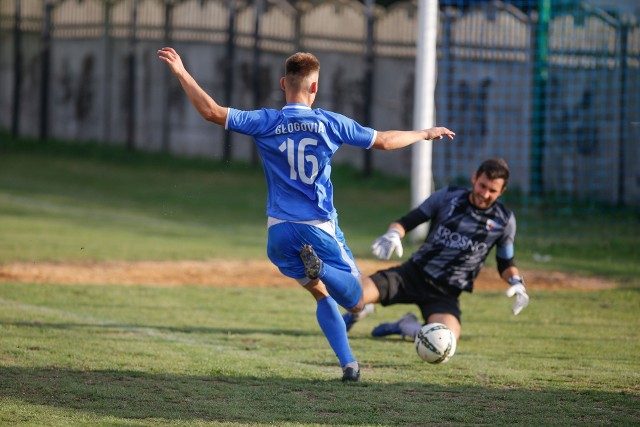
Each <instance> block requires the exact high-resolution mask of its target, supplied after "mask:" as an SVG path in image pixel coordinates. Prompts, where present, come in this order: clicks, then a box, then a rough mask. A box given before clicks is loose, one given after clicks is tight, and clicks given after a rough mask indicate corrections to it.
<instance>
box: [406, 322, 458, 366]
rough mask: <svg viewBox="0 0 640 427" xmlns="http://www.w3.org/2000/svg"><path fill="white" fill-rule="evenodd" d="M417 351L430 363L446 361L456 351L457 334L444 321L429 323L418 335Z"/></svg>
mask: <svg viewBox="0 0 640 427" xmlns="http://www.w3.org/2000/svg"><path fill="white" fill-rule="evenodd" d="M415 344H416V352H417V353H418V356H420V358H421V359H422V360H424V361H426V362H428V363H433V364H437V363H445V362H448V361H449V359H450V358H451V357H452V356H453V355H454V354H455V352H456V336H455V335H454V334H453V332H452V331H451V329H449V328H447V326H446V325H444V324H442V323H428V324H426V325H424V326H423V327H422V328H421V329H420V331H419V332H418V335H416V341H415Z"/></svg>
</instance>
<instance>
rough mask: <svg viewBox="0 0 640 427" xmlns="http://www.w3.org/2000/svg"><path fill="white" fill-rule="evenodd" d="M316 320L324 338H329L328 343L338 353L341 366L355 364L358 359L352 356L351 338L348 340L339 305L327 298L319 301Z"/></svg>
mask: <svg viewBox="0 0 640 427" xmlns="http://www.w3.org/2000/svg"><path fill="white" fill-rule="evenodd" d="M316 318H317V319H318V324H319V325H320V329H322V332H324V336H325V337H327V341H329V345H330V346H331V348H332V349H333V351H334V352H335V353H336V356H338V360H339V361H340V366H344V365H346V364H347V363H350V362H354V361H355V360H356V359H355V357H353V354H351V347H350V346H349V338H347V328H346V326H345V324H344V320H342V316H341V315H340V310H339V309H338V304H336V302H335V300H334V299H333V298H331V297H326V298H322V299H321V300H320V301H318V307H317V309H316Z"/></svg>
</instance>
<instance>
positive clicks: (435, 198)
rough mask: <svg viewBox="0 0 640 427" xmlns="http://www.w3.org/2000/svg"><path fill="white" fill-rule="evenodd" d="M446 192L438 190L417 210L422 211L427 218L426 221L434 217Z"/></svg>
mask: <svg viewBox="0 0 640 427" xmlns="http://www.w3.org/2000/svg"><path fill="white" fill-rule="evenodd" d="M446 195H447V192H446V189H445V188H443V189H440V190H438V191H436V192H435V193H433V194H431V195H430V196H429V197H427V199H426V200H425V201H424V202H422V204H421V205H420V206H418V209H420V210H421V211H422V213H423V214H424V215H426V216H427V218H428V219H431V218H433V217H435V216H436V214H437V212H438V209H439V208H440V207H441V206H442V203H443V202H444V201H445V198H446Z"/></svg>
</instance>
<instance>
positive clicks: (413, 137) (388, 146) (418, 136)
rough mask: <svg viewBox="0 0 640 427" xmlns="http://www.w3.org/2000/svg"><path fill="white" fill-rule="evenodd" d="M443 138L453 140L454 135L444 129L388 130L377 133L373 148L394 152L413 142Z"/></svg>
mask: <svg viewBox="0 0 640 427" xmlns="http://www.w3.org/2000/svg"><path fill="white" fill-rule="evenodd" d="M445 136H447V137H449V139H453V137H454V136H455V133H453V132H452V131H450V130H449V129H447V128H445V127H441V126H440V127H432V128H430V129H422V130H388V131H378V132H377V135H376V140H375V141H374V142H373V148H377V149H378V150H395V149H397V148H402V147H406V146H407V145H411V144H413V143H414V142H418V141H424V140H433V139H442V138H444V137H445Z"/></svg>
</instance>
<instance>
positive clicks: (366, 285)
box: [344, 158, 529, 339]
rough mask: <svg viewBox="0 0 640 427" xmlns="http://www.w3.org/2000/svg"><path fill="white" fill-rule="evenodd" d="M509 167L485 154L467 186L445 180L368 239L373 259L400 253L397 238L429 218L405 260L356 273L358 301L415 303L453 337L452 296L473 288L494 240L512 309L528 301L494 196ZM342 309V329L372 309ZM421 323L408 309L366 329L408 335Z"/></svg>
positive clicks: (510, 222) (510, 234) (456, 314)
mask: <svg viewBox="0 0 640 427" xmlns="http://www.w3.org/2000/svg"><path fill="white" fill-rule="evenodd" d="M509 175H510V172H509V167H508V165H507V163H506V162H505V161H504V160H503V159H499V158H492V159H488V160H485V161H484V162H482V163H481V164H480V166H479V167H478V169H477V170H476V171H475V172H474V173H473V175H472V177H471V183H472V187H471V189H467V188H463V187H446V188H443V189H440V190H438V191H436V192H434V193H433V194H432V195H431V196H429V197H428V198H427V199H426V200H425V201H424V202H423V203H422V204H421V205H420V206H418V207H417V208H415V209H413V210H411V211H410V212H408V213H407V214H406V215H404V216H403V217H402V218H400V219H398V220H396V221H394V222H392V223H391V224H390V225H389V228H388V230H387V232H386V233H385V234H384V235H382V236H380V237H379V238H378V239H377V240H376V241H375V242H374V243H373V245H372V248H373V253H374V255H376V256H377V257H378V258H381V259H389V258H391V255H392V254H393V253H394V252H395V253H396V254H397V255H398V256H399V257H401V256H402V252H403V250H402V242H401V239H402V238H403V237H404V236H405V234H406V233H407V232H409V231H411V230H413V229H414V228H416V227H417V226H418V225H420V224H422V223H425V222H428V221H430V227H429V233H428V234H427V237H426V239H425V241H424V243H423V244H422V245H421V246H420V248H418V250H417V251H416V252H415V253H414V254H412V256H411V257H410V259H409V260H407V261H406V262H404V263H402V264H401V265H399V266H397V267H391V268H389V269H386V270H381V271H378V272H376V273H374V274H372V275H371V276H369V277H364V278H363V279H362V287H363V292H364V297H363V300H364V302H365V303H366V304H367V306H369V305H370V304H372V303H380V304H381V305H382V306H388V305H392V304H416V305H417V306H418V307H419V308H420V311H421V314H422V318H423V319H424V321H425V323H444V324H445V325H447V326H448V327H449V329H451V331H453V333H454V334H455V336H456V339H458V338H460V331H461V323H460V317H461V311H460V305H459V301H458V299H459V296H460V294H461V293H462V292H464V291H466V292H472V291H473V282H474V280H475V278H476V277H477V276H478V273H479V272H480V270H481V269H482V266H483V265H484V262H485V260H486V258H487V256H488V255H489V251H491V249H492V248H493V247H494V246H495V247H496V261H497V268H498V272H499V273H500V276H501V278H502V279H503V280H504V281H505V282H506V283H508V284H509V288H508V289H507V291H506V295H507V297H513V296H515V297H516V298H515V300H514V302H513V305H512V307H511V308H512V311H513V314H514V315H517V314H518V313H520V311H521V310H522V309H523V308H525V307H526V306H527V305H528V304H529V296H528V294H527V291H526V288H525V284H524V279H523V278H522V275H521V274H520V272H519V270H518V268H517V267H516V264H515V261H514V245H513V244H514V239H515V234H516V219H515V216H514V214H513V212H512V211H511V210H509V209H507V208H506V207H505V205H504V204H503V203H502V202H501V201H499V200H498V197H500V196H501V195H502V193H504V191H505V189H506V188H507V184H508V182H509ZM367 308H368V309H366V310H363V311H361V312H359V313H349V312H347V313H345V314H344V320H345V323H346V324H347V328H348V329H351V327H352V326H353V325H354V324H355V323H356V322H357V321H358V320H361V319H362V318H364V317H366V315H368V314H370V313H371V312H372V310H371V308H370V307H367ZM421 327H422V322H420V321H418V318H417V317H416V316H415V315H414V314H412V313H407V314H406V315H405V316H403V317H402V318H401V319H399V320H398V321H396V322H390V323H382V324H380V325H378V326H377V327H376V328H374V330H373V331H372V333H371V334H372V335H373V336H377V337H382V336H387V335H396V334H397V335H402V336H403V337H409V338H411V339H414V338H415V337H416V335H417V334H418V331H419V330H420V328H421Z"/></svg>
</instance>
